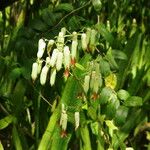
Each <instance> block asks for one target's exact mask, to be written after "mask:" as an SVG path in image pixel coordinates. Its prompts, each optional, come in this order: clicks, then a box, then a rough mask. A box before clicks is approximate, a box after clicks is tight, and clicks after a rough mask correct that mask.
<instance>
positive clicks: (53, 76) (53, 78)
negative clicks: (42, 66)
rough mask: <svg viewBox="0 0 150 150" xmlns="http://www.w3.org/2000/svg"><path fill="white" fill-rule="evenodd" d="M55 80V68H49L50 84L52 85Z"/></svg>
mask: <svg viewBox="0 0 150 150" xmlns="http://www.w3.org/2000/svg"><path fill="white" fill-rule="evenodd" d="M55 80H56V69H52V70H51V75H50V85H51V86H53V85H54V84H55Z"/></svg>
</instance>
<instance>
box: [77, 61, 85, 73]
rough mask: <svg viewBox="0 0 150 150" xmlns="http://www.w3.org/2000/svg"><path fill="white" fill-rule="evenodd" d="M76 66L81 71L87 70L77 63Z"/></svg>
mask: <svg viewBox="0 0 150 150" xmlns="http://www.w3.org/2000/svg"><path fill="white" fill-rule="evenodd" d="M75 66H76V67H77V68H78V69H80V70H82V71H85V68H84V67H83V66H82V65H81V64H79V63H75Z"/></svg>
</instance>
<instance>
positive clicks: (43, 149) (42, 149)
mask: <svg viewBox="0 0 150 150" xmlns="http://www.w3.org/2000/svg"><path fill="white" fill-rule="evenodd" d="M59 116H60V105H58V106H57V108H56V109H55V110H54V112H53V114H52V116H51V117H50V120H49V123H48V125H47V128H46V130H45V132H44V134H43V136H42V139H41V142H40V144H39V147H38V150H47V149H48V148H49V146H50V139H51V138H52V135H53V133H54V130H55V126H56V122H57V121H58V118H59Z"/></svg>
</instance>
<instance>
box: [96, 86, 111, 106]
mask: <svg viewBox="0 0 150 150" xmlns="http://www.w3.org/2000/svg"><path fill="white" fill-rule="evenodd" d="M112 94H113V90H112V89H111V88H108V87H104V88H103V89H102V91H101V93H100V98H99V102H100V104H105V103H107V102H108V101H109V100H110V98H111V95H112Z"/></svg>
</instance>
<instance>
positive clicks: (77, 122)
mask: <svg viewBox="0 0 150 150" xmlns="http://www.w3.org/2000/svg"><path fill="white" fill-rule="evenodd" d="M74 118H75V130H77V129H78V127H79V124H80V114H79V112H75V114H74Z"/></svg>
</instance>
